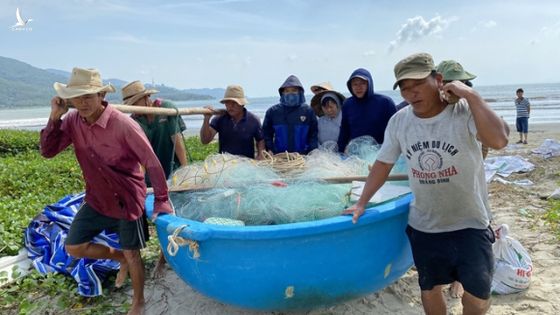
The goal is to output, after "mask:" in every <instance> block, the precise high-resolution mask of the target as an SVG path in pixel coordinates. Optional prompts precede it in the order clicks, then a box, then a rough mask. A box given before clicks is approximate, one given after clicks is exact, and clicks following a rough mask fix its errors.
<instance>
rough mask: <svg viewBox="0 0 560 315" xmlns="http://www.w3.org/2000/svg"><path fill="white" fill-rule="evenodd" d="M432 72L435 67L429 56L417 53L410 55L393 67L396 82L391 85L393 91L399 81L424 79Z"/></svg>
mask: <svg viewBox="0 0 560 315" xmlns="http://www.w3.org/2000/svg"><path fill="white" fill-rule="evenodd" d="M434 70H436V66H435V64H434V60H433V59H432V56H431V55H430V54H427V53H418V54H414V55H410V56H408V57H406V58H404V59H403V60H401V61H399V62H398V63H397V64H396V65H395V78H396V79H397V81H396V82H395V84H394V85H393V90H394V89H396V88H397V86H399V82H400V81H401V80H404V79H415V80H419V79H424V78H425V77H427V76H429V75H430V73H432V71H434Z"/></svg>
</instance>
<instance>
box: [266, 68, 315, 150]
mask: <svg viewBox="0 0 560 315" xmlns="http://www.w3.org/2000/svg"><path fill="white" fill-rule="evenodd" d="M303 92H304V90H303V85H302V84H301V82H300V81H299V79H298V78H297V77H296V76H295V75H291V76H289V77H288V78H287V79H286V81H284V83H283V84H282V86H280V88H279V89H278V93H279V94H280V103H279V104H276V105H274V106H272V107H270V108H269V109H268V110H267V111H266V114H265V116H264V121H263V133H264V142H265V146H266V149H267V150H268V151H270V152H272V153H273V154H276V153H281V152H297V153H299V154H307V153H309V152H311V151H312V150H314V149H316V148H317V146H318V143H317V142H318V141H317V117H316V116H315V113H314V112H313V110H312V109H311V107H310V106H309V105H307V104H305V96H304V95H303Z"/></svg>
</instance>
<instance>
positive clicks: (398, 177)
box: [148, 174, 408, 194]
mask: <svg viewBox="0 0 560 315" xmlns="http://www.w3.org/2000/svg"><path fill="white" fill-rule="evenodd" d="M311 180H313V181H318V182H326V183H329V184H346V183H351V182H353V181H362V182H365V181H366V180H367V176H341V177H324V178H315V179H311ZM406 180H408V175H407V174H395V175H389V176H388V177H387V181H388V182H390V181H406ZM293 181H294V180H293V179H277V180H269V181H246V182H239V183H236V184H234V185H229V186H225V187H222V186H208V185H205V186H193V187H172V188H169V192H181V191H184V192H188V191H204V190H210V189H214V188H239V187H246V186H249V185H258V184H261V185H262V184H271V185H273V184H274V183H281V182H284V183H286V182H287V183H289V182H293ZM152 192H153V189H152V188H148V193H149V194H150V193H152Z"/></svg>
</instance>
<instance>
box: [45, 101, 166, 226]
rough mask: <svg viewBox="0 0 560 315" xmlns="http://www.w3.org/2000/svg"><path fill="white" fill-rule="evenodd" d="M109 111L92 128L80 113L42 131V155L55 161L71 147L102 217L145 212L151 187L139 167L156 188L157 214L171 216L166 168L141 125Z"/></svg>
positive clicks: (107, 107)
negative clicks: (168, 214)
mask: <svg viewBox="0 0 560 315" xmlns="http://www.w3.org/2000/svg"><path fill="white" fill-rule="evenodd" d="M103 105H104V106H105V110H104V111H103V113H102V114H101V116H100V117H99V119H97V121H96V122H95V123H93V124H91V125H89V124H87V123H86V121H85V120H84V119H83V118H81V117H80V116H79V114H78V111H70V112H68V113H67V114H66V116H65V117H64V119H62V120H58V121H52V120H50V119H49V122H48V124H47V126H46V127H45V128H44V129H43V130H41V154H42V155H43V156H44V157H47V158H51V157H54V156H55V155H57V154H58V153H59V152H61V151H62V150H64V149H65V148H66V147H68V146H69V145H70V144H73V145H74V151H75V153H76V157H77V159H78V162H79V163H80V167H81V168H82V173H83V176H84V180H85V182H86V197H85V200H86V202H87V203H88V204H89V205H91V206H92V207H93V208H94V209H95V210H97V211H98V212H99V213H101V214H102V215H105V216H108V217H112V218H116V219H125V220H129V221H132V220H136V219H138V218H139V217H141V216H142V214H143V212H144V203H145V200H146V184H145V182H144V174H143V172H142V169H141V167H140V165H143V166H144V168H145V169H146V172H147V173H148V175H149V176H150V179H151V181H152V185H153V187H154V197H155V198H154V212H155V213H158V212H165V213H171V212H172V208H171V203H170V202H169V196H168V194H167V183H166V181H165V175H164V173H163V169H162V168H161V164H160V162H159V161H158V159H157V157H156V155H155V154H154V151H153V150H152V147H151V146H150V142H148V139H147V138H146V136H145V135H144V132H143V131H142V129H141V128H140V126H139V125H138V124H137V123H136V122H135V121H134V120H132V119H131V118H130V117H128V116H127V115H125V114H123V113H121V112H119V111H118V110H116V109H114V108H113V107H111V106H110V105H108V104H107V103H106V102H103Z"/></svg>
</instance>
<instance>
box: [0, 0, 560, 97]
mask: <svg viewBox="0 0 560 315" xmlns="http://www.w3.org/2000/svg"><path fill="white" fill-rule="evenodd" d="M16 8H19V9H20V11H21V16H22V18H23V19H32V21H30V22H28V24H27V25H26V26H25V27H20V28H19V29H14V28H12V26H13V25H14V24H15V23H16V14H15V13H16ZM0 25H1V26H2V27H0V42H1V43H2V44H1V48H0V56H4V57H9V58H15V59H18V60H21V61H23V62H26V63H29V64H31V65H33V66H36V67H39V68H55V69H60V70H65V71H71V69H72V67H74V66H79V67H84V68H97V69H99V70H100V72H101V75H102V77H103V78H104V79H109V78H119V79H122V80H125V81H133V80H138V79H139V80H142V81H144V82H152V81H153V82H155V83H157V84H165V85H169V86H173V87H177V88H216V87H221V88H225V87H226V86H227V85H229V84H240V85H242V86H243V87H244V89H245V92H246V94H247V95H248V96H249V97H260V96H275V95H278V94H277V93H278V87H279V86H280V85H281V84H282V83H283V81H284V80H285V79H286V78H287V77H288V76H289V75H291V74H295V75H296V76H298V77H299V78H300V80H301V81H302V83H303V85H304V87H305V88H306V92H307V93H309V87H310V86H311V85H312V84H315V83H319V82H323V81H330V82H331V83H332V84H333V85H334V87H335V89H337V90H339V91H341V92H347V88H346V81H347V80H348V77H349V76H350V74H351V73H352V71H353V70H355V69H357V68H366V69H367V70H369V71H370V72H371V73H372V75H373V80H374V85H375V90H376V91H383V90H390V89H391V88H392V84H393V82H394V73H393V67H394V65H395V63H397V62H398V61H399V60H401V59H403V58H405V57H406V56H408V55H410V54H413V53H417V52H428V53H430V54H432V56H433V57H434V60H435V62H436V63H438V62H440V61H441V60H447V59H454V60H457V61H459V62H460V63H461V64H462V65H463V66H464V68H465V69H466V70H467V71H469V72H471V73H474V74H476V75H477V76H478V77H477V78H476V79H475V80H474V82H473V83H474V84H475V86H476V85H494V84H524V83H549V82H560V60H559V57H560V1H556V0H552V1H546V0H544V1H518V0H511V1H491V0H482V1H479V0H469V1H400V0H392V1H373V0H371V1H368V0H355V1H354V0H346V1H334V0H332V1H330V0H310V1H304V0H270V1H264V0H208V1H203V0H198V1H197V0H193V1H142V0H140V1H132V0H130V1H129V0H122V1H116V0H85V1H84V0H81V1H78V0H66V1H62V0H52V1H43V0H21V1H12V0H7V1H6V0H3V1H1V3H0Z"/></svg>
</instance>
